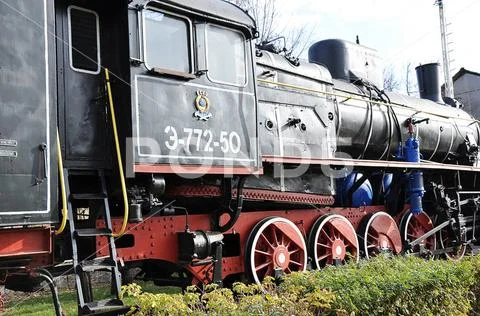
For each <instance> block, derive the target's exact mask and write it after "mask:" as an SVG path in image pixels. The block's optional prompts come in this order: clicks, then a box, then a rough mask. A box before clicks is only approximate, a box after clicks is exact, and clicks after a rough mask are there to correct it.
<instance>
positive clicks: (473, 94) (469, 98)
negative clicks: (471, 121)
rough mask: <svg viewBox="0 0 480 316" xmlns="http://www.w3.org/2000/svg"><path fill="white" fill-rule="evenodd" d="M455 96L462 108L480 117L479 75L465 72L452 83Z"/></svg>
mask: <svg viewBox="0 0 480 316" xmlns="http://www.w3.org/2000/svg"><path fill="white" fill-rule="evenodd" d="M453 86H454V89H455V98H456V99H457V100H459V101H460V102H461V103H463V105H464V108H463V109H464V110H465V111H466V112H468V113H470V114H472V115H473V116H474V117H475V118H477V119H480V76H478V75H474V74H470V73H466V74H464V75H463V76H461V77H459V78H458V79H457V80H455V82H454V83H453Z"/></svg>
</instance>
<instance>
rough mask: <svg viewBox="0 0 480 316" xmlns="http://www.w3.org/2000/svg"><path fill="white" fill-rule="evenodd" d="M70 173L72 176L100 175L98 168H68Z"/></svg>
mask: <svg viewBox="0 0 480 316" xmlns="http://www.w3.org/2000/svg"><path fill="white" fill-rule="evenodd" d="M68 174H69V175H71V176H98V170H90V169H88V170H87V169H86V170H81V169H68Z"/></svg>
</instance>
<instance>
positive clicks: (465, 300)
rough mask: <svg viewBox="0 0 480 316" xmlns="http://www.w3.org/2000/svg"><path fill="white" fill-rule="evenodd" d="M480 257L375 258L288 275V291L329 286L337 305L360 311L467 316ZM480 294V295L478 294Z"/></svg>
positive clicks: (367, 313)
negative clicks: (460, 259)
mask: <svg viewBox="0 0 480 316" xmlns="http://www.w3.org/2000/svg"><path fill="white" fill-rule="evenodd" d="M479 271H480V258H479V257H471V258H466V259H464V260H462V261H460V262H452V261H444V260H435V261H425V260H422V259H418V258H413V257H412V258H394V259H389V258H375V259H373V260H370V261H365V262H361V263H359V264H350V265H347V266H344V267H329V268H326V269H323V270H321V271H315V272H311V273H294V274H292V275H290V276H288V277H286V278H285V282H284V283H283V284H282V288H284V291H288V289H289V288H292V287H293V288H299V287H300V288H302V291H303V293H302V294H300V295H307V294H308V293H311V292H312V291H316V290H318V289H328V290H329V291H331V292H333V293H334V294H335V296H336V300H335V301H334V304H333V305H332V306H333V307H334V308H335V309H339V310H344V311H345V312H346V313H347V314H355V315H467V314H468V313H469V312H471V311H472V310H473V306H474V304H475V295H474V293H473V292H472V291H473V289H474V288H475V287H477V288H478V283H479V282H480V279H478V276H480V273H479ZM479 298H480V297H479Z"/></svg>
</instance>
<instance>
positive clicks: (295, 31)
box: [226, 0, 313, 57]
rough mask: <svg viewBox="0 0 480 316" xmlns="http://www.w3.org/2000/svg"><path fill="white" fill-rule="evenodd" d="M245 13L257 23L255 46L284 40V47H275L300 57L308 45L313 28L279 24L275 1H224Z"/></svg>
mask: <svg viewBox="0 0 480 316" xmlns="http://www.w3.org/2000/svg"><path fill="white" fill-rule="evenodd" d="M226 1H229V2H232V3H234V4H236V5H238V6H239V7H241V8H242V9H244V10H245V11H247V12H248V13H249V14H250V15H251V16H252V17H253V19H254V20H255V21H256V23H257V28H258V31H259V34H260V36H259V38H258V39H257V44H260V45H266V44H274V43H273V42H277V41H281V40H282V39H284V40H285V42H284V43H281V42H279V43H281V44H283V45H284V46H285V47H279V46H278V43H277V45H275V47H276V48H277V49H278V50H283V51H284V53H286V54H290V55H293V56H295V57H298V56H300V55H301V54H302V53H303V52H304V51H305V49H306V48H307V46H308V45H309V44H310V38H311V37H312V34H313V28H311V27H309V26H308V25H306V24H305V25H303V26H301V27H299V28H287V27H285V26H282V25H281V23H280V13H279V11H278V7H277V3H276V2H277V1H276V0H226ZM281 44H280V45H281Z"/></svg>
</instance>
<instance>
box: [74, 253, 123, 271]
mask: <svg viewBox="0 0 480 316" xmlns="http://www.w3.org/2000/svg"><path fill="white" fill-rule="evenodd" d="M113 267H115V261H113V259H112V258H110V257H103V258H95V259H93V260H84V261H82V262H80V264H79V265H78V268H79V269H80V270H81V271H83V272H93V271H98V270H110V269H111V268H113Z"/></svg>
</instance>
